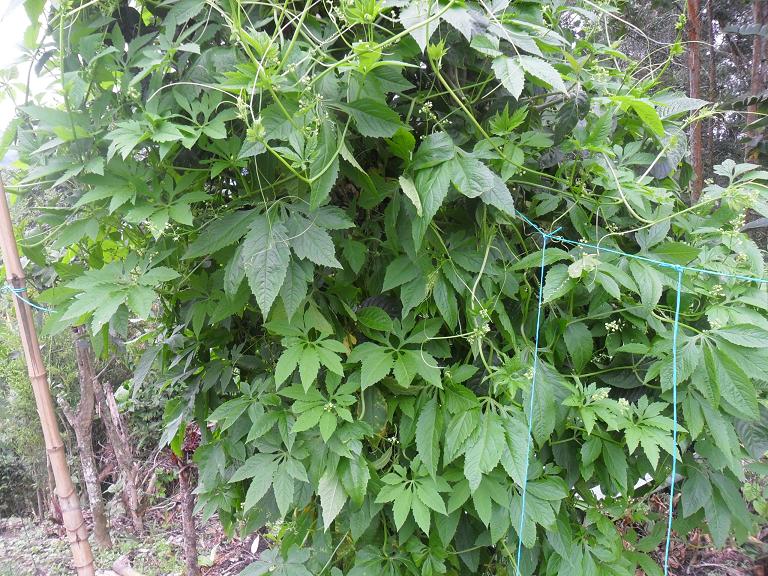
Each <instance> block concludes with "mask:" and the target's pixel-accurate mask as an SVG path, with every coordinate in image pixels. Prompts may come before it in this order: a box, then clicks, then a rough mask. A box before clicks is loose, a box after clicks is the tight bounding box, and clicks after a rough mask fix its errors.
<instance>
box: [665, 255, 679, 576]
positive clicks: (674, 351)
mask: <svg viewBox="0 0 768 576" xmlns="http://www.w3.org/2000/svg"><path fill="white" fill-rule="evenodd" d="M676 270H677V288H676V292H675V322H674V324H673V325H672V478H671V480H670V482H669V516H668V518H667V539H666V542H665V544H664V576H667V574H669V543H670V540H671V539H672V513H673V512H674V502H675V479H676V477H677V333H678V328H679V327H680V292H681V291H682V288H683V267H682V266H677V267H676Z"/></svg>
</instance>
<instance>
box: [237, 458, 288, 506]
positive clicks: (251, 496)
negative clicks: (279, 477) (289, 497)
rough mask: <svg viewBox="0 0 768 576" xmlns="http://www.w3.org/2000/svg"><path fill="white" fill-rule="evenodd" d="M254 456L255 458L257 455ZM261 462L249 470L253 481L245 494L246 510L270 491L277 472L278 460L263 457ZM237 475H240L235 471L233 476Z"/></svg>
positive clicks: (244, 504)
mask: <svg viewBox="0 0 768 576" xmlns="http://www.w3.org/2000/svg"><path fill="white" fill-rule="evenodd" d="M257 456H264V455H257ZM252 458H255V456H253V457H252ZM250 461H251V459H249V462H250ZM259 463H260V465H259V466H258V467H254V468H253V469H252V470H249V471H248V474H249V476H248V477H250V478H251V483H250V485H249V486H248V491H247V492H246V494H245V502H244V503H243V510H244V511H246V512H247V511H248V510H250V509H251V508H253V507H254V506H255V505H256V504H258V503H259V502H260V501H261V499H262V498H263V497H264V495H265V494H266V493H267V492H268V491H269V489H270V488H271V487H272V481H273V479H274V476H275V473H276V472H277V460H274V459H273V458H270V459H266V458H262V459H260V460H259ZM238 472H239V471H238ZM236 477H238V476H237V473H235V475H234V476H233V478H236ZM235 481H236V480H232V479H230V482H235Z"/></svg>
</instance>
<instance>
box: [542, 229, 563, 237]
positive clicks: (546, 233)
mask: <svg viewBox="0 0 768 576" xmlns="http://www.w3.org/2000/svg"><path fill="white" fill-rule="evenodd" d="M562 229H563V227H562V226H558V227H557V228H555V229H554V230H552V232H545V231H544V230H542V229H541V228H539V234H541V235H542V236H543V237H544V238H546V239H548V240H550V239H552V240H556V239H557V233H558V232H560V230H562Z"/></svg>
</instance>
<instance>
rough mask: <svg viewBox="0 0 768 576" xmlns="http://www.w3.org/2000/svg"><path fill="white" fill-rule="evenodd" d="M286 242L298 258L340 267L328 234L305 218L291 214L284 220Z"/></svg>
mask: <svg viewBox="0 0 768 576" xmlns="http://www.w3.org/2000/svg"><path fill="white" fill-rule="evenodd" d="M286 227H287V229H288V242H289V244H290V246H291V249H292V250H293V251H294V253H295V254H296V256H298V257H299V258H305V259H307V260H309V261H310V262H313V263H315V264H317V265H318V266H330V267H331V268H341V267H342V266H341V263H340V262H339V261H338V260H337V259H336V248H335V247H334V245H333V240H332V239H331V236H330V234H328V232H326V231H325V230H323V229H322V228H320V227H319V226H317V225H315V223H314V222H310V221H309V220H306V219H305V218H301V217H298V216H292V217H291V218H289V219H288V221H287V222H286Z"/></svg>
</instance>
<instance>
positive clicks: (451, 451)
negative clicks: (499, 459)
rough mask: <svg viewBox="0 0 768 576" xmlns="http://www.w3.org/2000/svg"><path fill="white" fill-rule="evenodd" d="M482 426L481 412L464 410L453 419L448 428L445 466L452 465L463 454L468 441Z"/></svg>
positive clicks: (444, 457) (444, 455) (446, 432)
mask: <svg viewBox="0 0 768 576" xmlns="http://www.w3.org/2000/svg"><path fill="white" fill-rule="evenodd" d="M479 426H480V410H479V409H473V410H463V411H461V412H459V413H458V414H456V415H455V416H453V418H451V421H450V423H448V425H447V426H446V431H445V446H444V454H443V462H444V465H447V464H450V463H451V462H453V460H455V459H456V458H457V457H458V456H459V454H461V453H463V449H464V447H465V443H466V441H467V439H468V438H469V437H470V436H471V435H472V433H473V432H475V430H477V429H478V428H479Z"/></svg>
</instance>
